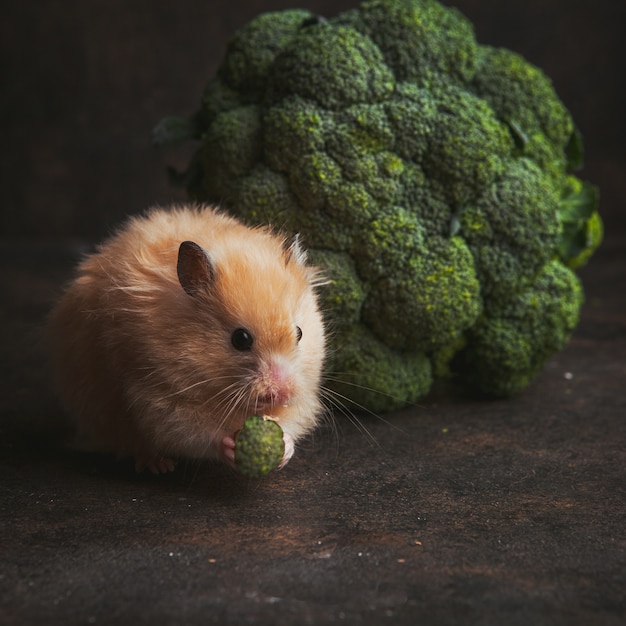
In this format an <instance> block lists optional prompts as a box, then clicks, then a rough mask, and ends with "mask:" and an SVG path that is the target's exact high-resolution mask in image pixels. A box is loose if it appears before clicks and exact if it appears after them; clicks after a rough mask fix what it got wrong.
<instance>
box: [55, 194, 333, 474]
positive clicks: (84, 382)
mask: <svg viewBox="0 0 626 626" xmlns="http://www.w3.org/2000/svg"><path fill="white" fill-rule="evenodd" d="M319 283H320V275H319V273H318V271H317V269H316V268H313V267H310V266H308V265H307V263H306V254H305V252H304V251H303V250H302V248H301V246H300V244H299V242H298V240H297V239H295V240H294V241H292V242H291V243H290V244H289V243H287V242H286V240H285V239H284V238H283V237H281V236H279V235H278V234H276V233H274V232H272V231H271V230H270V229H268V228H251V227H248V226H245V225H244V224H242V223H241V222H239V221H237V220H235V219H234V218H232V217H230V216H228V215H226V214H225V213H223V212H220V211H218V210H216V209H214V208H212V207H195V206H176V207H172V208H171V209H168V210H164V209H159V208H157V209H153V210H151V211H149V212H148V213H146V214H145V215H144V216H141V217H133V218H131V219H129V220H128V222H127V223H126V224H125V226H124V227H123V228H122V229H121V230H120V231H119V232H117V234H115V235H114V236H112V237H111V238H110V239H109V240H108V241H106V242H104V244H102V245H101V246H100V247H99V248H98V250H97V251H96V252H95V253H94V254H92V255H90V256H88V257H86V258H85V260H84V261H83V262H82V263H81V264H80V266H79V267H78V271H77V275H76V277H75V278H74V280H73V281H72V282H71V284H70V285H69V287H68V288H67V290H66V291H65V293H64V294H63V295H62V297H61V299H60V301H59V302H58V304H57V306H56V307H55V308H54V309H53V311H52V313H51V316H50V319H49V323H48V327H47V337H48V341H49V346H50V349H51V357H52V367H53V372H54V376H55V378H56V384H57V387H58V390H59V393H60V396H61V399H62V401H63V402H64V404H65V405H66V407H67V409H68V411H69V412H70V413H71V414H72V416H73V417H74V418H75V420H76V423H77V426H78V435H79V439H78V441H79V445H81V447H83V448H87V449H91V450H101V451H108V452H113V453H115V454H117V455H118V456H119V457H128V456H130V457H133V458H134V459H135V463H136V466H137V468H138V469H142V468H144V467H147V468H149V469H150V470H151V471H153V472H155V473H159V472H166V471H170V470H172V469H173V468H174V464H175V461H176V460H177V459H179V458H192V459H204V458H217V459H221V460H223V461H225V462H227V463H230V464H231V465H232V464H233V462H234V446H235V436H236V432H237V431H238V430H239V429H240V428H241V426H242V424H243V422H244V420H245V418H246V417H248V416H249V415H251V414H253V413H265V414H268V415H271V416H272V417H273V418H274V419H276V420H277V421H278V423H279V424H280V426H281V427H282V428H283V430H284V432H285V457H284V459H283V464H284V463H286V462H287V461H288V460H289V458H290V457H291V455H292V454H293V450H294V444H295V442H297V441H298V440H299V439H300V438H301V437H302V436H303V435H305V434H306V433H308V432H309V431H311V430H312V429H313V428H314V427H315V425H316V423H317V421H318V418H319V415H320V411H321V402H320V398H319V388H320V379H321V372H322V365H323V360H324V351H325V342H324V326H323V321H322V316H321V313H320V310H319V308H318V304H317V298H316V293H315V288H316V286H317V285H318V284H319Z"/></svg>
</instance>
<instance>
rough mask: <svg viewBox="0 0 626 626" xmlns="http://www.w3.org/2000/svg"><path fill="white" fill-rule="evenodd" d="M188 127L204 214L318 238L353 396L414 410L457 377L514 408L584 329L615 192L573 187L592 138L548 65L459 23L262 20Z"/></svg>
mask: <svg viewBox="0 0 626 626" xmlns="http://www.w3.org/2000/svg"><path fill="white" fill-rule="evenodd" d="M168 129H172V133H174V134H176V133H178V134H179V135H181V136H182V135H184V134H185V133H187V134H191V135H193V136H194V137H196V139H197V140H198V141H199V142H200V145H199V148H198V151H197V153H196V155H195V156H194V158H193V161H192V164H191V166H190V168H189V171H188V172H186V173H185V174H184V175H183V176H182V177H181V178H180V180H181V181H182V182H183V184H185V185H186V186H187V188H188V190H189V192H190V194H191V195H192V196H193V197H194V198H195V199H197V200H202V201H207V202H214V203H219V204H221V205H222V206H225V207H227V208H229V209H230V210H231V211H232V212H233V213H235V214H237V215H239V216H240V217H242V218H243V219H244V220H246V221H248V222H249V223H251V224H261V223H271V224H273V225H274V226H276V227H279V228H283V229H285V230H287V231H291V232H299V233H300V234H301V235H302V238H303V240H304V243H305V245H306V246H307V248H309V249H310V252H311V258H312V259H314V262H315V263H318V264H319V265H321V266H322V267H323V268H324V267H325V268H326V269H327V272H328V278H329V282H328V284H327V285H325V286H322V287H321V288H320V296H321V300H322V305H323V309H324V314H325V318H326V320H327V323H328V325H329V328H330V346H329V353H330V358H331V365H330V369H331V370H332V371H333V372H334V374H333V379H332V380H330V379H329V380H330V383H329V386H330V387H331V388H334V389H335V390H336V391H337V392H338V393H341V394H342V395H343V396H345V397H346V398H347V399H351V400H354V401H355V402H357V403H359V404H361V405H363V406H365V407H367V408H369V409H372V410H385V409H390V408H395V407H397V406H400V405H401V404H402V402H404V401H407V402H408V401H415V400H417V399H419V397H420V396H422V395H425V394H426V393H427V392H428V389H429V387H430V384H431V381H432V378H433V375H435V376H440V375H448V374H454V373H455V371H454V370H455V368H458V371H457V372H456V375H457V376H458V377H459V378H460V379H461V380H466V381H470V382H472V384H475V386H477V387H479V388H480V389H487V390H490V391H491V392H493V393H497V394H501V393H509V392H514V391H517V390H519V389H521V388H522V387H523V386H524V385H526V384H528V383H529V382H530V380H531V379H532V377H533V376H535V375H536V374H537V372H538V371H539V369H540V367H541V364H542V363H544V362H545V360H546V359H547V358H548V357H549V356H550V354H552V353H554V352H555V351H556V350H559V349H561V348H562V347H563V345H564V344H565V342H566V340H567V337H568V336H569V334H570V333H571V331H572V330H573V328H574V326H575V324H576V320H577V316H578V310H579V308H580V306H581V303H582V290H581V287H580V285H579V283H578V282H577V280H576V278H575V276H574V274H573V273H572V271H571V270H572V269H573V268H576V267H580V266H581V265H582V264H584V263H585V262H587V261H588V259H589V257H590V256H591V255H592V253H593V251H594V250H595V249H596V248H597V246H598V245H599V244H600V241H601V239H602V222H601V219H600V217H599V215H598V212H597V204H598V203H597V196H598V194H597V190H596V189H595V187H593V185H590V184H588V183H584V182H582V181H580V180H578V179H577V178H576V177H574V176H573V175H572V171H573V170H575V169H576V168H577V167H579V166H580V165H581V163H582V142H581V137H580V134H579V133H578V131H577V130H576V129H575V127H574V123H573V121H572V119H571V116H570V114H569V112H568V111H567V109H566V107H565V106H564V104H563V103H562V102H561V101H560V100H559V98H558V96H557V95H556V93H555V91H554V88H553V86H552V84H551V82H550V80H549V79H548V78H547V77H546V76H545V75H544V74H543V73H542V72H541V70H540V69H538V68H536V67H535V66H533V65H531V64H530V63H528V62H527V61H526V60H524V59H523V58H522V57H521V56H519V55H518V54H515V53H513V52H510V51H508V50H504V49H495V48H491V47H488V46H483V45H479V44H478V43H477V42H476V39H475V37H474V33H473V29H472V26H471V24H470V23H469V22H468V21H467V20H466V19H465V18H464V17H463V16H462V15H461V14H460V13H459V12H458V11H456V10H454V9H451V8H448V7H444V6H443V5H441V4H439V3H438V2H436V1H435V0H366V1H365V2H363V3H362V4H361V5H360V6H358V7H357V8H355V9H353V10H350V11H347V12H345V13H342V14H340V15H338V16H336V17H334V18H332V19H328V20H326V19H323V18H320V17H318V16H314V15H312V14H310V13H309V12H307V11H282V12H281V11H279V12H275V13H268V14H264V15H261V16H259V17H258V18H256V19H255V20H252V21H251V22H250V23H249V24H248V25H247V26H245V27H244V28H243V29H241V30H240V31H239V32H238V33H237V34H236V35H235V36H234V38H233V40H232V42H231V43H230V45H229V47H228V50H227V52H226V58H225V59H224V62H223V64H222V67H221V68H220V69H219V71H218V73H217V76H216V77H215V78H214V79H213V80H211V81H210V83H209V85H208V86H207V88H206V90H205V92H204V94H203V98H202V102H201V106H200V110H199V111H198V112H197V113H196V114H194V115H193V116H191V118H189V120H187V121H186V122H183V123H179V122H176V121H175V120H174V121H172V120H171V119H170V120H168V121H167V123H164V124H163V125H161V126H160V127H159V128H158V130H159V133H158V134H157V139H158V138H159V137H161V138H164V139H163V140H164V141H165V140H166V139H167V132H166V131H168ZM337 377H339V379H340V380H341V381H342V382H337ZM485 380H489V381H490V382H489V384H488V385H487V384H486V383H485V382H484V381H485ZM333 381H334V382H333ZM364 388H367V389H372V390H374V391H366V390H365V389H364Z"/></svg>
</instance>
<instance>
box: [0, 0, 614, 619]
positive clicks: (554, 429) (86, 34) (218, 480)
mask: <svg viewBox="0 0 626 626" xmlns="http://www.w3.org/2000/svg"><path fill="white" fill-rule="evenodd" d="M355 4H356V2H350V1H348V0H345V1H343V0H342V1H341V2H340V1H339V0H324V1H322V0H310V1H309V0H293V1H292V0H263V1H260V0H254V1H253V0H241V1H240V2H232V1H230V0H212V1H211V2H208V1H207V0H190V1H189V2H184V3H172V2H169V1H168V0H153V1H151V2H146V1H143V2H142V1H138V2H132V3H129V2H127V1H126V0H108V1H107V2H103V1H102V0H91V1H90V2H84V0H65V1H64V2H45V3H44V2H40V1H39V0H21V1H20V2H5V3H3V10H4V13H3V16H4V19H3V20H2V22H1V23H0V32H1V33H2V37H0V42H1V45H2V51H3V55H2V58H3V69H5V75H4V83H3V86H4V91H3V98H2V99H1V100H0V112H1V115H0V124H1V125H2V132H3V148H4V149H3V153H2V161H1V164H2V167H1V168H0V180H1V184H2V189H3V206H2V211H1V212H0V236H1V237H2V238H3V243H2V245H0V293H1V294H2V295H1V296H0V623H1V624H3V625H4V624H8V625H11V626H24V625H27V626H30V625H31V624H32V625H39V624H40V625H42V626H43V625H45V626H48V625H56V624H59V625H61V624H62V625H63V626H67V625H71V624H90V623H92V624H115V625H117V624H119V625H126V624H137V625H143V624H150V625H151V626H152V625H154V624H165V625H170V624H171V625H176V624H211V623H218V624H237V625H238V624H246V623H247V624H272V625H281V624H297V625H301V624H307V623H315V624H320V623H339V624H342V623H344V624H360V623H362V624H366V623H369V624H385V623H389V624H410V625H413V624H416V623H425V624H434V625H437V624H446V625H449V624H459V625H463V626H465V625H466V624H481V625H487V624H489V625H490V624H494V625H497V626H499V625H501V624H511V625H513V626H517V625H520V626H522V625H523V626H526V625H527V624H533V625H539V626H543V625H546V626H548V625H549V626H554V625H563V626H565V625H567V626H570V625H572V624H574V625H579V624H580V625H581V626H582V625H584V626H587V625H589V624H591V625H594V626H595V625H602V626H605V625H606V626H612V625H616V626H617V625H618V624H620V625H621V624H623V623H624V621H625V620H626V607H625V604H624V591H623V590H624V588H626V580H625V574H624V572H625V571H626V555H625V549H626V546H625V532H624V519H625V515H626V502H625V497H624V485H625V483H626V476H625V473H626V472H625V469H624V468H625V467H626V459H625V458H624V456H625V455H624V451H623V449H624V441H625V434H626V433H625V432H624V430H625V420H624V415H625V413H626V385H625V381H626V314H625V311H626V296H625V295H624V292H625V291H626V290H625V289H624V284H625V282H626V234H625V233H624V230H623V226H624V224H626V222H625V221H624V215H626V213H625V212H624V210H623V198H625V197H626V188H625V183H624V181H625V180H626V177H624V149H623V146H624V144H625V141H626V136H625V134H624V133H625V132H626V125H625V124H624V123H623V120H622V113H623V110H624V108H625V105H624V102H625V97H626V89H624V87H625V80H626V74H625V73H624V72H623V63H622V57H623V54H621V51H622V48H623V24H624V17H625V12H626V3H623V2H615V1H614V0H599V1H598V2H595V3H589V2H571V1H567V0H530V1H526V0H524V1H522V0H515V1H512V2H501V1H500V0H462V1H461V0H460V1H459V2H456V3H453V4H456V5H457V6H458V7H459V8H460V9H461V10H462V11H463V12H464V13H465V14H466V15H467V16H468V17H469V18H470V19H471V20H472V21H473V22H474V23H475V25H476V27H477V33H478V37H479V39H480V40H481V41H484V42H486V43H491V44H493V45H502V46H505V47H508V48H510V49H513V50H517V51H519V52H520V53H522V54H523V55H524V56H526V57H527V58H529V59H530V60H532V61H533V62H534V63H537V64H538V65H539V66H541V67H542V68H543V69H545V70H546V73H547V74H548V75H550V76H551V77H552V78H553V79H554V81H555V85H556V86H557V91H558V92H559V93H560V95H561V96H562V98H563V100H564V102H565V103H566V104H567V106H568V108H570V110H571V111H572V113H573V115H574V118H575V119H576V120H577V121H578V123H579V125H580V128H581V131H582V132H583V135H584V136H585V138H586V148H587V163H586V167H585V171H584V174H585V177H586V178H588V179H589V180H591V181H593V182H594V183H596V184H598V185H599V186H600V189H601V192H602V213H603V216H606V217H607V231H608V233H609V241H607V245H606V246H604V247H603V249H601V250H600V251H599V252H598V254H597V256H596V257H595V258H594V259H593V263H592V264H591V265H590V267H589V269H586V270H584V272H583V279H584V282H585V287H586V291H587V304H586V306H585V307H584V309H583V319H582V323H581V325H580V327H579V328H578V329H577V331H576V333H575V336H574V338H573V340H572V342H571V344H570V347H569V348H568V349H567V350H565V351H564V352H563V353H562V354H559V355H558V356H557V357H556V358H555V359H553V360H552V361H551V362H550V363H549V365H548V367H547V368H546V369H545V370H544V372H543V373H542V374H541V375H540V377H539V379H538V380H537V381H536V382H535V383H534V384H533V385H532V387H531V388H530V389H528V390H527V391H526V392H524V393H523V394H522V395H521V396H519V397H517V398H516V399H515V400H512V401H507V402H497V403H490V402H483V401H475V400H471V399H468V398H457V399H454V400H453V399H450V398H448V399H437V398H433V399H432V400H430V401H429V402H426V403H424V405H423V406H420V407H416V408H415V409H412V410H407V411H404V412H401V413H397V414H394V415H391V416H386V417H385V419H386V420H387V422H383V421H379V420H377V419H375V418H364V419H363V423H364V425H365V426H366V427H367V428H368V430H369V432H370V433H371V434H372V436H373V438H374V440H375V441H376V443H371V442H370V441H369V440H368V438H367V437H366V436H364V435H363V434H361V433H360V432H359V431H358V430H357V429H356V428H355V427H353V426H352V425H350V424H349V423H348V422H347V420H346V419H345V418H338V419H337V424H338V430H339V432H338V434H337V435H335V434H333V432H332V431H330V430H329V431H326V432H320V433H319V434H318V435H317V437H316V438H315V439H314V440H313V441H312V442H310V444H309V445H308V446H306V447H305V448H304V449H300V450H299V451H298V452H297V454H296V456H295V457H294V459H293V460H292V461H291V462H290V463H289V465H288V466H287V468H285V470H284V471H281V472H278V473H276V474H274V475H272V476H271V477H270V478H268V480H266V481H263V482H253V483H248V482H246V481H245V480H242V479H241V478H239V477H237V476H236V475H234V474H233V473H230V472H228V471H226V470H222V469H217V468H207V467H199V468H198V467H184V466H181V467H180V468H179V469H178V470H177V472H176V473H175V474H173V475H171V476H167V477H161V478H153V477H151V476H147V475H146V476H144V475H141V476H139V477H137V476H136V475H135V474H134V472H133V470H132V468H130V467H128V466H121V467H119V466H116V465H115V464H113V463H111V462H109V461H108V460H107V459H100V458H94V457H91V456H85V455H81V454H77V453H74V452H71V451H67V450H65V449H64V448H63V447H62V445H61V441H62V438H61V436H62V435H63V433H64V430H63V426H62V422H61V419H60V415H61V414H60V411H59V409H58V407H57V406H56V404H55V402H54V401H53V399H52V396H51V395H50V394H49V393H48V392H47V390H46V388H45V384H44V380H45V378H44V375H43V371H42V365H41V358H40V356H39V355H38V354H37V352H36V350H35V344H36V328H37V326H38V325H39V324H40V322H41V320H42V318H43V316H44V315H45V312H46V310H47V309H48V307H49V304H50V301H51V299H52V297H53V296H54V294H55V293H56V292H57V291H58V289H59V287H60V285H61V284H62V282H63V281H64V280H65V279H67V277H68V276H69V273H70V267H71V262H72V255H71V254H68V253H65V252H64V251H63V250H60V249H58V248H56V247H55V246H52V247H50V246H47V245H44V244H43V243H40V244H38V245H37V246H31V245H27V246H22V245H18V244H17V243H10V242H8V241H6V238H7V237H13V238H16V239H17V238H29V237H32V238H39V239H45V238H49V237H62V238H65V237H69V238H83V237H84V238H89V239H92V240H93V239H99V238H101V237H102V236H103V234H105V233H106V232H108V231H109V229H111V228H112V227H113V225H115V224H117V223H118V222H119V220H120V219H121V218H122V217H123V216H124V215H125V214H127V213H129V212H138V211H141V210H143V208H144V207H145V206H146V205H147V204H150V203H153V202H166V201H168V200H169V199H171V198H180V197H181V196H180V195H177V194H176V193H175V192H174V191H173V190H172V189H171V188H169V187H168V184H167V180H166V178H165V176H164V175H163V171H164V167H165V165H166V164H171V165H175V166H182V165H184V164H185V163H186V161H187V158H188V155H187V154H180V155H170V154H167V155H166V154H160V153H157V152H155V151H152V150H151V148H150V145H149V133H150V130H151V128H152V126H153V125H154V124H155V122H157V121H158V120H159V119H161V117H163V116H164V115H166V114H170V113H172V112H180V113H185V112H187V111H188V109H190V108H191V107H192V106H195V103H196V102H197V100H198V98H199V96H200V93H201V90H202V87H203V85H204V84H205V82H206V79H207V77H208V76H210V75H211V74H212V72H213V71H214V70H215V68H216V67H217V66H218V64H219V62H220V60H221V58H222V53H223V49H224V45H225V43H226V40H227V39H228V37H229V36H230V34H231V33H232V32H234V31H235V29H236V28H237V27H239V26H241V25H242V24H243V23H245V22H247V21H248V20H249V19H251V18H252V17H253V16H254V15H255V14H256V13H257V12H258V11H259V10H270V9H284V8H286V7H289V6H302V7H307V8H310V9H311V10H313V11H318V12H319V13H322V14H325V15H330V14H332V13H336V12H339V11H340V10H344V9H346V8H348V7H349V6H354V5H355ZM451 4H452V3H451ZM620 227H622V230H621V235H619V233H617V231H618V230H619V228H620ZM616 233H617V234H616ZM444 398H445V396H444ZM418 542H419V543H418Z"/></svg>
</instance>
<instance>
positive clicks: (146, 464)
mask: <svg viewBox="0 0 626 626" xmlns="http://www.w3.org/2000/svg"><path fill="white" fill-rule="evenodd" d="M145 469H147V470H150V471H151V472H152V473H153V474H167V473H168V472H173V471H174V470H175V469H176V461H175V460H174V459H170V458H168V457H165V456H160V455H159V456H142V455H139V456H136V457H135V470H136V471H137V472H143V470H145Z"/></svg>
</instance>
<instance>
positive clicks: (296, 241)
mask: <svg viewBox="0 0 626 626" xmlns="http://www.w3.org/2000/svg"><path fill="white" fill-rule="evenodd" d="M284 246H285V266H287V265H289V263H290V262H291V261H294V262H295V263H296V264H297V265H306V250H304V248H303V247H302V242H301V241H300V235H299V234H296V235H294V236H293V238H292V239H291V240H290V241H286V242H285V244H284Z"/></svg>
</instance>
